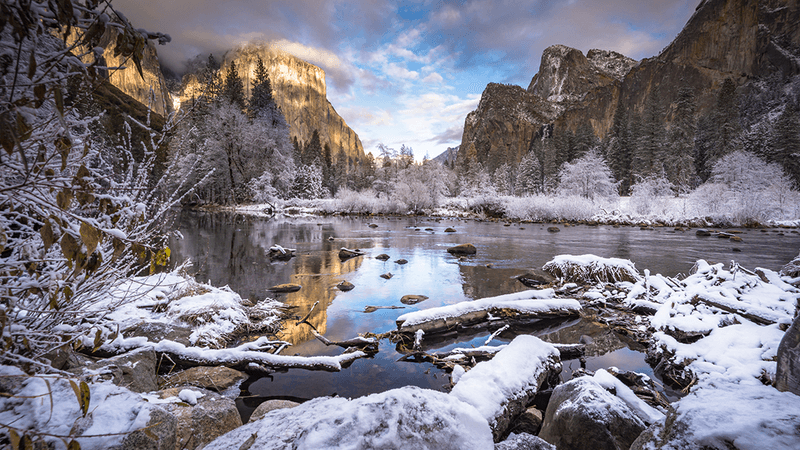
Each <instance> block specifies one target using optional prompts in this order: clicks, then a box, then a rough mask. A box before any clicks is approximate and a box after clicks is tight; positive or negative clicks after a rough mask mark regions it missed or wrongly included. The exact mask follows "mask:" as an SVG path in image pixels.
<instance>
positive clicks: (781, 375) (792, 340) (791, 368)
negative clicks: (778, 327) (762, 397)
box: [775, 316, 800, 395]
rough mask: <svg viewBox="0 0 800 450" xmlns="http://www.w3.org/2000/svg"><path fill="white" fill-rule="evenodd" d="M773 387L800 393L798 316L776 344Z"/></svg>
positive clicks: (799, 326) (799, 321) (799, 317)
mask: <svg viewBox="0 0 800 450" xmlns="http://www.w3.org/2000/svg"><path fill="white" fill-rule="evenodd" d="M775 387H776V388H777V389H778V390H779V391H785V392H791V393H793V394H796V395H800V316H798V317H796V318H795V319H794V322H792V326H791V327H789V329H788V330H786V334H784V335H783V339H781V343H780V345H779V346H778V369H777V372H776V374H775Z"/></svg>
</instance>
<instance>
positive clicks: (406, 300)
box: [400, 295, 428, 305]
mask: <svg viewBox="0 0 800 450" xmlns="http://www.w3.org/2000/svg"><path fill="white" fill-rule="evenodd" d="M427 299H428V297H427V296H425V295H404V296H402V297H401V298H400V303H402V304H404V305H416V304H417V303H419V302H422V301H425V300H427Z"/></svg>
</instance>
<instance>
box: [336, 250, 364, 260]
mask: <svg viewBox="0 0 800 450" xmlns="http://www.w3.org/2000/svg"><path fill="white" fill-rule="evenodd" d="M363 254H364V252H362V251H361V250H358V249H355V250H351V249H349V248H344V247H342V248H341V249H340V250H339V259H341V260H342V261H344V260H346V259H350V258H355V257H356V256H361V255H363Z"/></svg>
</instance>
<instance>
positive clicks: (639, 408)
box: [593, 369, 664, 423]
mask: <svg viewBox="0 0 800 450" xmlns="http://www.w3.org/2000/svg"><path fill="white" fill-rule="evenodd" d="M593 378H594V381H596V382H597V384H599V385H600V386H602V387H604V388H605V389H609V390H610V389H613V390H614V392H615V393H616V395H617V397H619V399H620V400H622V401H623V402H625V404H627V405H628V407H629V408H630V409H631V411H633V412H634V414H636V416H637V417H639V418H640V419H642V421H643V422H645V423H654V422H657V421H659V420H661V419H663V418H664V413H662V412H661V411H659V410H657V409H655V408H653V407H652V406H650V405H648V404H647V403H645V402H644V401H642V399H640V398H639V397H637V396H636V394H634V393H633V391H632V390H631V388H629V387H628V386H626V385H625V383H623V382H622V381H620V380H619V379H618V378H617V377H615V376H614V375H611V374H610V373H608V371H606V370H605V369H600V370H598V371H597V372H595V374H594V377H593Z"/></svg>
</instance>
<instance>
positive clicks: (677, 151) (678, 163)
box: [664, 86, 697, 192]
mask: <svg viewBox="0 0 800 450" xmlns="http://www.w3.org/2000/svg"><path fill="white" fill-rule="evenodd" d="M696 108H697V106H696V101H695V95H694V90H693V89H692V88H690V87H688V86H684V87H682V88H681V89H680V90H679V91H678V101H677V107H676V109H675V118H674V120H673V123H672V128H671V129H670V131H669V149H670V154H669V155H665V158H664V169H665V170H666V174H667V178H668V179H669V181H670V182H671V183H672V184H673V186H675V188H676V189H678V191H680V192H688V191H689V190H690V189H691V188H692V187H693V186H694V185H695V179H696V178H697V174H696V172H695V164H694V139H695V134H696V133H697V119H696V118H695V110H696Z"/></svg>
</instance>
